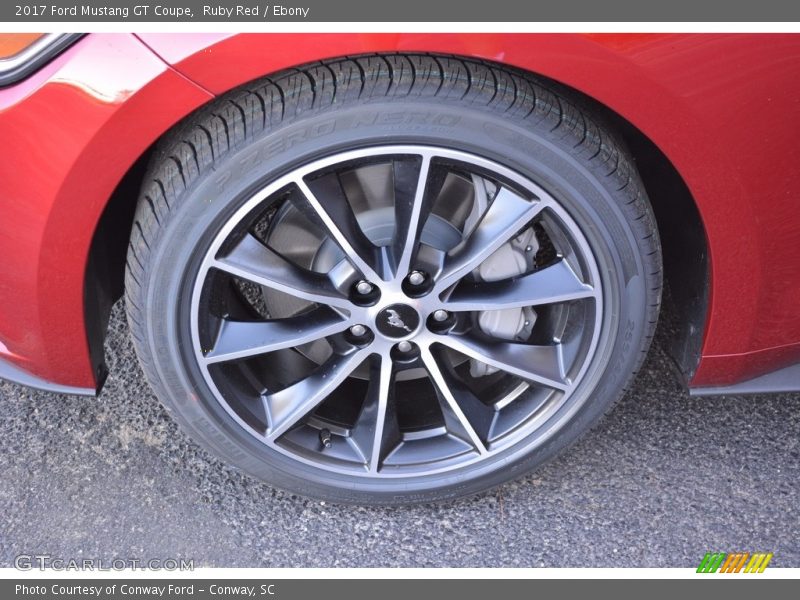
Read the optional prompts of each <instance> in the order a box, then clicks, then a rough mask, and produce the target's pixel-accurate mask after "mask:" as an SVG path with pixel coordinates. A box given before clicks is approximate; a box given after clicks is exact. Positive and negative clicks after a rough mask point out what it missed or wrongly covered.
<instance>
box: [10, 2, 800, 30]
mask: <svg viewBox="0 0 800 600" xmlns="http://www.w3.org/2000/svg"><path fill="white" fill-rule="evenodd" d="M0 21H2V22H9V23H15V22H16V23H22V22H26V23H37V22H49V23H52V22H64V23H70V22H73V23H75V22H128V21H130V22H171V23H179V22H208V23H212V22H231V23H253V24H256V23H271V22H272V23H274V22H309V23H345V22H351V23H364V22H416V23H422V22H434V23H481V22H483V23H501V22H513V23H518V22H559V21H560V22H610V21H612V22H613V21H621V22H659V21H662V22H709V23H710V22H720V21H722V22H740V23H742V22H770V21H772V22H780V21H784V22H785V21H791V22H797V21H800V2H787V1H786V0H760V1H759V2H744V1H741V0H727V1H726V0H713V1H712V0H669V1H668V2H646V1H643V0H558V1H556V2H553V1H552V0H482V1H475V0H472V1H470V2H463V1H458V0H438V1H434V0H402V1H397V2H376V1H375V0H316V1H314V0H299V1H292V0H289V1H288V2H287V3H285V4H274V3H267V2H262V1H260V0H242V1H238V2H235V1H234V2H232V1H230V0H221V1H217V2H209V1H203V0H179V1H177V2H171V3H157V2H155V3H147V1H146V0H83V1H75V0H59V1H57V2H52V1H51V2H44V1H41V0H38V1H37V0H33V1H24V0H16V1H15V0H9V1H8V2H6V1H4V2H2V3H0Z"/></svg>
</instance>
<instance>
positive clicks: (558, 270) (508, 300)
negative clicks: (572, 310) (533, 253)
mask: <svg viewBox="0 0 800 600" xmlns="http://www.w3.org/2000/svg"><path fill="white" fill-rule="evenodd" d="M594 295H595V291H594V288H593V287H592V286H590V285H586V284H585V283H583V282H582V281H581V280H580V279H578V276H577V275H576V274H575V271H573V270H572V267H570V266H569V263H568V262H567V261H566V260H564V259H560V260H558V261H557V262H556V263H554V264H553V265H550V266H548V267H545V268H544V269H540V270H538V271H534V272H533V273H530V274H528V275H523V276H521V277H517V278H514V279H504V280H501V281H489V282H480V283H473V282H466V281H462V282H461V283H460V284H459V285H458V286H457V287H456V288H455V289H454V290H453V292H452V294H450V297H449V298H448V299H447V301H446V302H445V306H446V308H447V310H451V311H473V310H487V309H488V310H501V309H506V308H522V307H525V306H537V305H539V304H551V303H555V302H567V301H570V300H579V299H581V298H592V297H594Z"/></svg>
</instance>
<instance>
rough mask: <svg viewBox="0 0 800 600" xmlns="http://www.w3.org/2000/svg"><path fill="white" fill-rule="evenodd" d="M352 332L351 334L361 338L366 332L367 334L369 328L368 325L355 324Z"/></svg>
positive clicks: (351, 329)
mask: <svg viewBox="0 0 800 600" xmlns="http://www.w3.org/2000/svg"><path fill="white" fill-rule="evenodd" d="M350 333H351V334H352V335H353V336H354V337H357V338H360V337H361V336H363V335H364V334H366V333H367V328H366V327H364V326H363V325H353V326H352V327H351V328H350Z"/></svg>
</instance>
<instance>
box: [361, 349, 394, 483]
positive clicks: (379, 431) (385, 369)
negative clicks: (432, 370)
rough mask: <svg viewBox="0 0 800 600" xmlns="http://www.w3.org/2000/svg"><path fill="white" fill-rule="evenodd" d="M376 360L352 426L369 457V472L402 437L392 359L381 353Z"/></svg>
mask: <svg viewBox="0 0 800 600" xmlns="http://www.w3.org/2000/svg"><path fill="white" fill-rule="evenodd" d="M376 362H379V363H380V364H379V365H378V366H376V365H375V364H373V368H372V373H371V377H370V382H369V387H368V388H367V397H366V399H365V400H364V405H363V407H362V408H361V414H360V415H359V417H358V420H357V421H356V424H355V425H354V426H353V428H352V430H351V436H352V438H353V441H354V442H355V443H356V445H357V446H358V447H359V449H360V450H361V453H362V454H363V455H364V458H365V459H366V461H367V467H368V468H369V472H370V473H377V472H378V470H379V469H380V465H381V461H382V460H383V458H384V457H385V456H387V455H388V454H389V452H390V451H391V450H392V448H394V447H395V446H396V445H397V444H398V443H400V441H401V435H400V426H399V424H398V422H397V412H396V406H395V399H394V382H393V380H392V378H393V375H394V370H393V366H392V361H391V360H389V359H388V358H384V357H378V360H377V361H376Z"/></svg>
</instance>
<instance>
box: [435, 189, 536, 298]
mask: <svg viewBox="0 0 800 600" xmlns="http://www.w3.org/2000/svg"><path fill="white" fill-rule="evenodd" d="M543 208H544V202H543V201H533V202H532V201H529V200H526V199H525V198H523V197H522V196H519V195H517V194H515V193H514V192H512V191H511V190H509V189H508V188H500V191H499V192H498V193H497V196H496V197H495V199H494V201H493V202H492V203H491V204H490V205H489V208H488V209H487V211H486V213H485V214H484V215H483V217H482V218H481V220H480V222H479V223H478V225H477V227H475V230H474V231H473V232H472V233H471V234H470V235H469V237H468V238H467V239H466V240H465V241H464V243H463V244H461V245H459V246H457V247H456V248H455V249H454V250H453V252H452V253H451V254H450V256H449V257H448V259H447V261H446V262H445V266H444V271H443V272H442V275H441V276H440V277H439V279H438V281H437V282H436V288H435V292H436V293H441V292H442V291H444V290H445V289H446V288H448V287H450V286H451V285H452V284H454V283H455V282H456V281H458V280H459V279H460V278H462V277H463V276H464V275H466V274H467V273H469V272H470V271H472V270H474V269H476V268H477V267H478V266H479V265H480V264H481V263H482V262H483V261H484V260H486V259H487V258H488V257H489V256H491V254H492V253H493V252H494V251H495V250H497V249H498V248H499V247H500V246H502V245H503V244H505V243H506V242H507V241H508V240H509V239H511V238H512V237H514V236H515V235H516V234H517V233H518V232H519V230H520V229H522V227H524V226H525V225H527V224H528V222H529V221H530V220H531V219H533V218H534V217H535V216H536V215H537V214H539V212H541V211H542V209H543Z"/></svg>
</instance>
